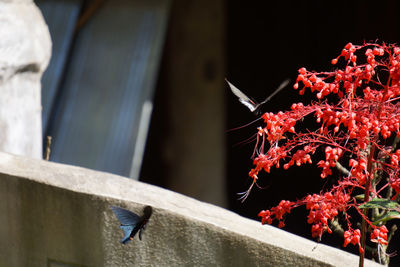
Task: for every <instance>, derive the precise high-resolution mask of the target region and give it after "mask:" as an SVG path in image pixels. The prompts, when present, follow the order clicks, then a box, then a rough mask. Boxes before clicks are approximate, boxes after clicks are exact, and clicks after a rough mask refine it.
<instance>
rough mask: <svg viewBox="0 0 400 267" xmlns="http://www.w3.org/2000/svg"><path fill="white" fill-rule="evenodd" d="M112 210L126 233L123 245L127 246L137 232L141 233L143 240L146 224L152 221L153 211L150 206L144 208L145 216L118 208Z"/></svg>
mask: <svg viewBox="0 0 400 267" xmlns="http://www.w3.org/2000/svg"><path fill="white" fill-rule="evenodd" d="M111 209H112V210H113V211H114V213H115V215H116V216H117V218H118V220H119V221H120V223H121V226H120V227H121V229H122V231H124V237H123V238H122V239H121V243H122V244H126V243H128V242H129V241H131V240H132V239H133V238H134V237H135V235H136V233H137V232H139V239H140V240H142V233H143V231H144V230H145V229H146V224H147V222H148V221H149V219H150V216H151V214H152V212H153V209H152V208H151V207H150V206H146V207H144V209H143V216H139V215H137V214H136V213H133V212H132V211H129V210H126V209H123V208H120V207H116V206H111Z"/></svg>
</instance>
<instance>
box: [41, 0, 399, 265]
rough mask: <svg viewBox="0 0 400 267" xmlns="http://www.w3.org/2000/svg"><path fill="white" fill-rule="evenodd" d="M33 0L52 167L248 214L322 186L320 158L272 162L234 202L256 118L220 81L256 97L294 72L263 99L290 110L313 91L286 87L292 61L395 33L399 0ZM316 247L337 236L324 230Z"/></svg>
mask: <svg viewBox="0 0 400 267" xmlns="http://www.w3.org/2000/svg"><path fill="white" fill-rule="evenodd" d="M36 4H37V5H38V6H39V8H40V9H41V11H42V12H43V15H44V17H45V20H46V22H47V24H48V25H49V29H50V33H51V36H52V40H53V55H52V60H51V62H50V65H49V67H48V70H47V71H46V73H45V75H44V77H43V79H42V84H43V91H42V105H43V136H44V137H45V136H48V135H50V136H52V138H53V142H52V153H51V160H52V161H56V162H62V163H67V164H73V165H78V166H83V167H87V168H91V169H96V170H101V171H106V172H111V173H115V174H119V175H123V176H127V177H130V178H132V179H138V180H140V181H143V182H147V183H151V184H154V185H158V186H161V187H164V188H168V189H171V190H173V191H176V192H179V193H182V194H185V195H188V196H191V197H194V198H196V199H199V200H202V201H205V202H209V203H213V204H216V205H219V206H221V207H224V208H227V209H230V210H232V211H234V212H236V213H239V214H241V215H243V216H246V217H249V218H253V219H258V218H257V214H258V212H259V211H260V210H262V209H267V208H271V207H272V206H274V205H277V204H278V203H279V201H280V200H281V199H288V200H295V199H299V198H302V197H304V196H305V195H306V194H309V193H316V192H319V191H320V190H321V188H322V187H323V185H324V184H323V183H324V181H321V179H320V178H319V174H320V170H319V169H318V168H316V167H315V166H304V167H301V168H292V169H290V170H287V171H283V170H273V171H271V173H270V174H263V175H262V177H260V186H262V187H265V189H258V188H255V189H253V191H252V193H251V194H250V196H249V197H248V199H247V200H246V201H245V202H243V203H242V202H240V201H239V200H238V195H237V193H239V192H243V191H245V190H247V189H248V187H249V185H250V183H251V181H250V179H249V178H248V176H247V174H248V172H249V170H250V169H251V168H252V161H251V159H250V157H251V155H252V152H253V149H254V145H255V142H254V140H252V141H251V142H247V140H248V138H250V137H252V136H253V137H254V134H255V133H256V129H257V127H258V126H259V125H261V124H260V121H257V122H254V123H253V124H251V125H248V126H245V125H246V124H248V123H249V122H252V121H254V120H255V119H256V117H255V116H254V115H253V114H252V113H250V112H249V110H248V109H247V108H246V107H245V106H243V105H241V104H240V103H239V102H238V101H237V98H236V97H235V96H234V95H232V93H231V92H230V90H229V88H228V86H227V85H226V83H225V82H224V78H225V77H226V78H227V79H228V80H230V81H231V82H232V83H233V84H234V85H236V86H237V87H238V88H240V89H241V90H242V91H243V92H245V93H246V94H247V95H249V96H251V97H252V98H254V99H255V100H258V101H261V100H263V99H265V98H266V97H267V96H268V95H269V94H270V93H272V92H273V91H274V90H275V88H276V87H277V86H279V84H280V83H281V82H282V81H283V80H285V79H287V78H290V79H291V80H292V83H291V84H290V86H288V87H287V88H285V89H284V90H283V91H281V92H280V93H279V94H277V95H276V96H275V97H274V98H273V99H272V100H271V101H270V102H269V103H268V104H267V105H264V107H263V111H264V112H266V111H272V112H277V111H279V110H287V109H289V108H290V106H291V104H292V103H293V102H299V101H301V102H304V103H307V102H308V101H309V100H310V99H311V98H312V97H313V96H312V95H311V94H307V93H306V94H305V95H304V96H299V95H298V94H297V92H296V91H294V90H293V89H292V85H293V82H294V80H295V79H296V74H297V70H298V69H299V68H301V67H306V68H307V69H310V70H318V71H326V70H332V69H333V67H332V66H331V65H330V61H331V59H332V58H334V57H336V56H337V55H338V54H339V53H340V51H341V49H342V48H343V47H344V45H346V43H348V42H352V43H354V44H362V43H363V42H368V41H375V40H378V41H382V42H386V43H396V42H398V40H399V37H400V30H399V26H400V18H399V16H398V15H397V11H398V7H399V3H398V2H397V1H394V0H393V1H380V2H379V3H377V2H367V1H361V0H359V1H239V0H236V1H233V0H232V1H228V0H225V1H224V0H204V1H200V0H176V1H172V0H171V1H169V0H113V1H110V0H92V1H90V0H59V1H51V0H37V1H36ZM241 126H243V127H241ZM237 127H241V128H238V129H235V128H237ZM44 143H46V140H44ZM160 198H162V196H160ZM306 216H307V213H306V211H305V210H304V209H301V208H300V209H298V210H295V211H294V212H293V214H292V216H289V217H288V218H287V220H286V227H285V230H287V231H290V232H294V233H296V234H298V235H302V236H304V237H306V238H309V239H311V226H310V225H308V224H307V223H306ZM396 238H397V239H396ZM395 239H396V240H397V241H396V240H393V241H392V242H393V243H396V242H397V243H398V241H399V238H398V233H397V236H396V237H395ZM322 242H324V243H328V244H330V245H333V246H336V247H340V248H342V244H343V240H342V239H340V238H336V237H334V236H333V235H327V234H325V235H324V236H323V239H322ZM353 248H354V247H353ZM393 250H394V249H392V250H389V251H388V252H393ZM350 251H353V252H356V253H357V248H355V249H354V250H352V248H351V246H350ZM398 259H399V258H398V257H397V258H394V259H393V260H392V261H396V260H398Z"/></svg>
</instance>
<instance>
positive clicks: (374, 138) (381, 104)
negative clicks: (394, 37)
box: [247, 43, 400, 251]
mask: <svg viewBox="0 0 400 267" xmlns="http://www.w3.org/2000/svg"><path fill="white" fill-rule="evenodd" d="M362 52H364V55H365V57H361V58H364V61H363V62H362V63H360V62H358V61H359V59H358V57H357V54H358V53H362ZM340 58H343V59H344V64H345V66H344V67H343V69H336V70H334V71H332V72H310V71H308V70H307V69H305V68H301V69H299V75H298V77H297V80H296V83H295V84H294V86H293V88H294V89H298V90H299V93H300V94H304V92H305V90H306V89H307V88H309V89H310V90H311V92H315V93H316V97H317V101H314V102H311V103H310V104H309V105H304V104H303V103H297V104H293V105H292V106H291V109H290V110H289V111H286V112H278V113H277V114H274V113H265V114H264V115H262V118H263V120H264V122H265V127H264V128H259V129H258V134H257V143H256V148H255V152H254V154H253V158H254V161H253V163H254V168H253V169H252V170H251V171H250V172H249V176H250V177H251V178H252V179H253V184H254V183H255V181H256V180H257V179H258V175H259V173H260V172H261V171H262V170H264V171H265V172H267V173H269V172H270V170H271V168H273V167H276V168H279V167H280V165H281V164H283V168H284V169H288V168H290V167H292V166H294V165H296V166H300V165H302V164H305V163H308V164H312V162H313V161H312V156H313V155H314V154H315V151H317V150H321V151H324V152H325V160H320V161H319V162H318V163H317V166H318V167H320V168H322V171H321V177H322V178H326V177H327V176H330V175H332V168H335V167H338V164H339V163H340V164H339V165H341V166H342V171H343V173H344V174H345V175H344V176H338V177H337V186H335V187H333V188H332V189H331V190H329V191H328V192H325V193H321V194H313V195H308V196H306V197H305V198H303V199H301V200H298V201H295V202H291V201H281V202H280V203H279V205H278V206H276V207H274V208H271V209H270V210H264V211H261V212H260V213H259V216H260V217H262V223H263V224H265V223H268V224H271V223H272V222H273V220H274V219H276V220H278V221H279V226H280V227H281V226H283V225H284V222H283V220H284V214H286V213H290V210H291V209H292V208H294V207H297V206H300V205H305V206H306V208H307V209H309V210H310V213H309V215H308V223H310V224H312V234H313V236H314V237H318V238H321V236H322V234H323V233H324V232H325V231H327V232H328V233H330V232H331V229H329V227H328V222H329V221H330V220H333V219H334V218H335V217H336V216H338V215H339V214H340V213H342V214H343V215H344V218H345V220H347V225H348V230H347V231H346V232H345V243H344V245H345V246H346V245H347V244H349V243H351V244H360V234H361V233H362V232H361V233H360V230H353V229H352V228H351V225H352V223H351V222H350V216H349V215H348V214H347V211H348V209H350V208H355V209H356V210H357V211H358V213H359V214H362V213H363V211H362V210H361V209H359V208H358V206H359V205H360V204H362V203H363V201H364V202H367V201H368V199H369V196H370V195H371V193H373V194H374V195H373V196H374V197H377V198H385V196H381V195H380V193H381V192H383V191H382V190H380V189H381V188H386V187H392V189H393V190H394V191H395V192H396V193H397V194H396V195H395V196H394V197H393V198H392V199H395V198H398V195H399V194H400V177H399V159H400V150H396V151H394V149H392V148H393V147H395V146H387V145H388V144H387V143H388V142H393V140H394V138H395V137H396V136H397V137H400V102H398V101H397V100H398V99H400V47H397V46H395V45H386V44H382V45H380V44H375V43H367V44H364V45H361V46H356V45H353V44H351V43H349V44H347V45H346V46H345V47H344V49H343V50H342V52H341V54H340V55H339V56H338V57H337V58H335V59H333V60H332V64H334V65H335V64H337V63H338V62H339V60H340ZM300 84H302V85H303V86H302V87H301V86H300ZM329 95H332V96H333V97H331V98H329V100H330V101H329V102H328V99H327V98H326V97H327V96H329ZM309 115H314V116H315V119H316V121H317V123H318V128H317V129H316V130H314V131H311V130H306V131H304V132H301V131H299V130H296V128H295V127H296V124H297V122H299V121H301V120H303V119H304V117H306V116H309ZM388 147H389V149H388ZM386 159H388V160H386ZM343 169H344V170H345V171H344V170H343ZM378 172H379V175H380V177H381V178H380V179H373V178H374V177H375V176H374V175H377V174H378ZM355 188H357V189H358V190H359V189H361V190H364V191H365V196H367V197H366V199H365V200H363V201H360V198H358V199H356V198H355V197H354V196H352V195H351V194H352V192H353V191H354V190H353V189H355ZM247 193H248V192H247ZM362 219H365V220H367V223H369V224H370V226H371V227H373V228H374V229H375V230H374V232H373V235H371V240H373V241H374V240H376V241H377V242H379V243H380V244H384V242H386V240H387V236H386V235H385V234H386V233H385V231H384V229H386V228H383V227H384V226H382V227H380V228H376V226H374V225H373V224H372V223H371V222H370V221H368V217H367V216H362ZM360 251H361V246H360Z"/></svg>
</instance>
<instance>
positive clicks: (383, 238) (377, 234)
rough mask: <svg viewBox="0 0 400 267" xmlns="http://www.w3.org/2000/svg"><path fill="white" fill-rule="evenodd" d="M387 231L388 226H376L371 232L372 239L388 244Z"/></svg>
mask: <svg viewBox="0 0 400 267" xmlns="http://www.w3.org/2000/svg"><path fill="white" fill-rule="evenodd" d="M387 233H388V229H387V228H386V226H384V225H382V226H381V227H376V228H375V229H374V231H373V232H372V233H371V241H372V242H375V243H379V244H381V245H387V244H388V242H387Z"/></svg>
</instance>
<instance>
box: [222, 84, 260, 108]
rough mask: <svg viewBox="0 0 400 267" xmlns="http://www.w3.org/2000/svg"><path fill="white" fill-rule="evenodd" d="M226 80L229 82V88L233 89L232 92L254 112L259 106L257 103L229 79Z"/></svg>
mask: <svg viewBox="0 0 400 267" xmlns="http://www.w3.org/2000/svg"><path fill="white" fill-rule="evenodd" d="M225 81H226V82H227V83H228V85H229V88H230V89H231V91H232V93H233V94H234V95H235V96H237V97H238V98H239V101H240V103H242V104H243V105H245V106H246V107H247V108H248V109H250V111H251V112H253V111H254V110H255V109H256V108H257V106H258V105H257V104H256V103H254V101H252V100H251V99H250V98H248V97H247V95H245V94H243V93H242V91H240V90H239V89H237V88H236V87H235V86H234V85H233V84H231V83H230V82H229V81H228V80H227V79H225Z"/></svg>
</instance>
